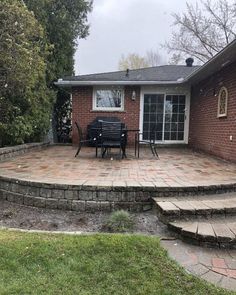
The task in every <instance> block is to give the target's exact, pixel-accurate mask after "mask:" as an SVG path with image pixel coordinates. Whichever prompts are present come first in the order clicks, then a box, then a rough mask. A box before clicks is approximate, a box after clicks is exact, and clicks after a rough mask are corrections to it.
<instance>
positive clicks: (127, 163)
mask: <svg viewBox="0 0 236 295" xmlns="http://www.w3.org/2000/svg"><path fill="white" fill-rule="evenodd" d="M75 152H76V147H72V146H51V147H48V148H45V149H43V150H38V151H31V152H28V153H26V154H23V155H20V156H17V157H15V158H12V159H8V160H6V161H4V162H1V163H0V176H5V177H12V178H18V179H21V180H29V181H36V182H45V183H63V184H75V185H76V184H87V185H100V184H101V183H103V184H104V183H106V184H108V185H114V186H115V185H132V186H135V185H136V184H137V185H144V186H149V185H150V186H157V187H186V186H200V185H201V186H207V185H219V184H232V183H236V164H233V163H229V162H225V161H223V160H220V159H216V158H214V157H211V156H209V155H205V154H202V153H196V152H193V151H192V150H190V149H187V148H182V149H180V148H160V149H159V151H158V152H159V156H160V159H159V160H158V159H156V158H155V157H153V156H152V154H151V152H150V150H149V149H146V148H144V149H142V151H141V155H140V158H139V159H137V158H135V157H134V150H133V149H128V150H127V158H126V159H119V158H117V157H116V155H115V154H114V155H112V154H111V155H110V156H109V157H107V158H105V159H102V158H101V157H98V158H96V157H95V149H94V148H83V149H82V150H81V153H80V154H79V156H78V157H77V158H75V157H74V155H75ZM116 152H117V151H116Z"/></svg>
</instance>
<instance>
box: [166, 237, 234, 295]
mask: <svg viewBox="0 0 236 295" xmlns="http://www.w3.org/2000/svg"><path fill="white" fill-rule="evenodd" d="M161 245H162V246H163V247H164V248H165V249H166V250H167V251H168V253H169V256H170V257H171V258H173V259H174V260H176V261H177V262H178V263H179V264H180V265H181V266H183V267H184V268H185V269H186V270H187V271H188V272H190V273H192V274H194V275H197V276H199V277H201V278H202V279H204V280H206V281H208V282H210V283H212V284H215V285H217V286H219V287H222V288H226V289H229V290H233V291H236V250H222V249H210V248H202V247H199V246H194V245H189V244H186V243H184V242H182V241H180V240H162V241H161Z"/></svg>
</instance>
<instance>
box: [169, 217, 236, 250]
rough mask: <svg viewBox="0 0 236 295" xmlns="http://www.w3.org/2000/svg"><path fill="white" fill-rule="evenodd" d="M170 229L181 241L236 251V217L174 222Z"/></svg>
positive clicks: (170, 224) (171, 223)
mask: <svg viewBox="0 0 236 295" xmlns="http://www.w3.org/2000/svg"><path fill="white" fill-rule="evenodd" d="M168 227H169V229H171V230H172V231H174V232H176V233H177V234H178V235H179V237H180V238H181V239H183V240H184V241H187V242H190V243H192V244H196V245H200V246H206V247H214V248H215V247H219V248H230V249H236V218H235V217H218V218H211V219H210V220H209V219H207V218H201V220H196V219H193V220H184V221H173V222H170V223H169V224H168Z"/></svg>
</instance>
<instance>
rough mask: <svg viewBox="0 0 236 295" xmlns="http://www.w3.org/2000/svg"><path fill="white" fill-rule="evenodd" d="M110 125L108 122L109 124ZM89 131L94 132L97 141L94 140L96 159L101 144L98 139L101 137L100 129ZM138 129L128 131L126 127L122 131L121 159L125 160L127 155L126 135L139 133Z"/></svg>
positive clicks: (94, 128)
mask: <svg viewBox="0 0 236 295" xmlns="http://www.w3.org/2000/svg"><path fill="white" fill-rule="evenodd" d="M109 123H110V122H109ZM91 130H93V131H94V132H96V134H97V135H96V137H97V140H96V157H97V154H98V153H97V150H98V148H99V147H101V146H102V144H101V142H100V141H99V139H100V137H101V134H100V133H101V132H102V130H101V127H92V128H91ZM139 131H140V129H128V128H127V127H125V128H123V129H122V132H123V133H124V145H123V146H122V148H121V149H122V158H127V155H126V146H127V140H128V133H129V132H136V133H137V132H139Z"/></svg>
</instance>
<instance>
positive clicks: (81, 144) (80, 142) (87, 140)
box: [75, 122, 97, 157]
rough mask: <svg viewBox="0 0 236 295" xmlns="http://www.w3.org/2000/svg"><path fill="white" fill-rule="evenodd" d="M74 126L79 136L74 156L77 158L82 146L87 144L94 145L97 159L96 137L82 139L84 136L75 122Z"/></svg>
mask: <svg viewBox="0 0 236 295" xmlns="http://www.w3.org/2000/svg"><path fill="white" fill-rule="evenodd" d="M75 126H76V127H77V130H78V134H79V146H78V150H77V152H76V154H75V157H76V156H78V154H79V152H80V150H81V148H82V146H83V145H85V144H88V143H95V146H96V157H97V144H96V142H97V137H93V138H91V139H85V138H84V135H83V131H82V128H81V127H80V126H79V124H78V123H77V122H75Z"/></svg>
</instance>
